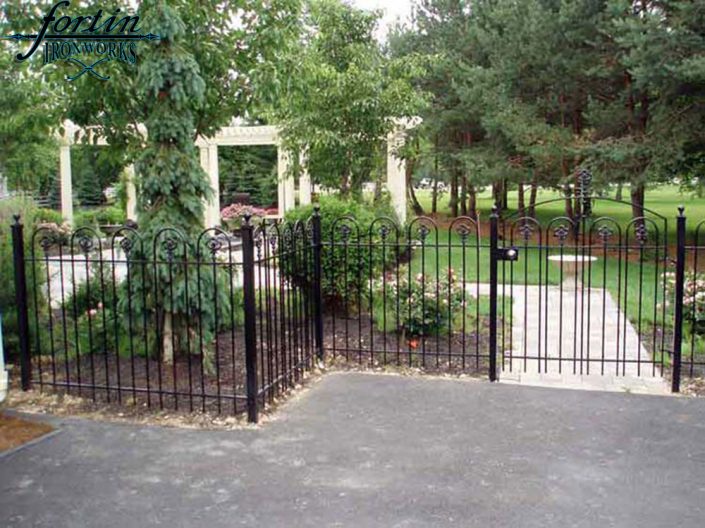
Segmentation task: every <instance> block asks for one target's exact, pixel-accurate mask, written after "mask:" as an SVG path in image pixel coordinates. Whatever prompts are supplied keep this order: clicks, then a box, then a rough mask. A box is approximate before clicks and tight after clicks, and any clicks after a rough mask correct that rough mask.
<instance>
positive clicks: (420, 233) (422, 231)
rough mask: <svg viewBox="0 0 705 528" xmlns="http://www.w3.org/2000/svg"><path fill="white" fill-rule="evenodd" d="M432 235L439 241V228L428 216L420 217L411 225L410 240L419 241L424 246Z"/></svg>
mask: <svg viewBox="0 0 705 528" xmlns="http://www.w3.org/2000/svg"><path fill="white" fill-rule="evenodd" d="M432 233H433V235H434V236H435V238H436V239H438V236H437V235H438V226H437V225H436V222H435V221H434V220H433V219H432V218H429V217H427V216H419V217H417V218H415V219H414V220H413V221H412V222H411V223H410V224H409V240H417V241H419V242H420V243H421V244H422V245H424V244H426V240H427V239H428V237H429V235H431V234H432Z"/></svg>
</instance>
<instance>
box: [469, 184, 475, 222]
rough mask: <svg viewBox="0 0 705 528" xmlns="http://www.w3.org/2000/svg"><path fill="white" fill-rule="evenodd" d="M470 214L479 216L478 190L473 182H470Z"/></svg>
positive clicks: (473, 216)
mask: <svg viewBox="0 0 705 528" xmlns="http://www.w3.org/2000/svg"><path fill="white" fill-rule="evenodd" d="M468 216H469V217H470V218H477V191H476V190H475V186H474V185H472V184H468Z"/></svg>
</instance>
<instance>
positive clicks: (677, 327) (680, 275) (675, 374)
mask: <svg viewBox="0 0 705 528" xmlns="http://www.w3.org/2000/svg"><path fill="white" fill-rule="evenodd" d="M684 213H685V208H684V207H683V206H680V207H679V208H678V218H677V221H676V243H677V247H676V287H675V299H673V302H674V303H675V306H674V312H675V321H674V328H673V368H672V373H671V376H672V377H671V391H672V392H680V388H681V349H682V346H683V290H684V286H685V214H684Z"/></svg>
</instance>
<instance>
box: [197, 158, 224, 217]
mask: <svg viewBox="0 0 705 528" xmlns="http://www.w3.org/2000/svg"><path fill="white" fill-rule="evenodd" d="M199 149H200V154H201V167H202V168H203V170H204V171H205V173H206V175H207V176H208V182H209V183H210V186H211V189H212V190H213V197H212V199H211V200H208V201H206V202H205V203H204V212H203V224H204V225H205V227H206V228H209V227H216V226H220V193H219V182H218V145H205V146H202V147H199Z"/></svg>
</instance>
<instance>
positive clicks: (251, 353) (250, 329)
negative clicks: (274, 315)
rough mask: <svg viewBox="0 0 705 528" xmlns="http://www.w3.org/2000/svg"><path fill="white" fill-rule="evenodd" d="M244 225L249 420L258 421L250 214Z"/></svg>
mask: <svg viewBox="0 0 705 528" xmlns="http://www.w3.org/2000/svg"><path fill="white" fill-rule="evenodd" d="M243 218H244V223H243V226H242V230H241V232H242V282H243V284H242V289H243V296H244V306H243V308H244V311H245V371H246V376H247V421H248V422H251V423H257V419H258V416H257V415H258V408H257V326H256V323H257V316H256V310H257V305H256V302H255V241H254V233H253V231H254V229H253V227H252V224H251V223H250V218H251V217H250V215H249V214H246V215H244V217H243Z"/></svg>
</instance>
